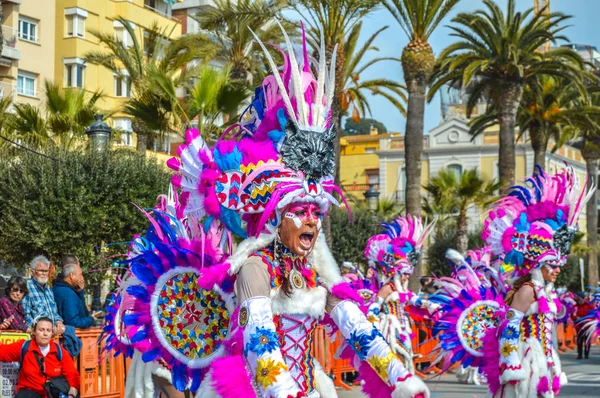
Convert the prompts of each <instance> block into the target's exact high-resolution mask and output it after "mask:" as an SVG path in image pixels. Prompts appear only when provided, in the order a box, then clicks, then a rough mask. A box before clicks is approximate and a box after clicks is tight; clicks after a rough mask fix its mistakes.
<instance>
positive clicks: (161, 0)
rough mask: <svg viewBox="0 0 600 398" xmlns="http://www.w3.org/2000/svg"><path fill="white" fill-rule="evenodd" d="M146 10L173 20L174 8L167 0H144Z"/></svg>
mask: <svg viewBox="0 0 600 398" xmlns="http://www.w3.org/2000/svg"><path fill="white" fill-rule="evenodd" d="M144 8H148V9H150V10H152V11H154V12H155V13H157V14H159V15H162V16H163V17H165V18H169V19H171V16H172V11H173V9H172V6H171V4H169V3H167V2H166V1H165V0H144Z"/></svg>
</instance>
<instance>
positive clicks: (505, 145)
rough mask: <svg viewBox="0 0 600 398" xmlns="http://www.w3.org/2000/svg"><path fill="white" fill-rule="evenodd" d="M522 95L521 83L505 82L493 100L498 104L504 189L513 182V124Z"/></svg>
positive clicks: (499, 150)
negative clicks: (495, 99)
mask: <svg viewBox="0 0 600 398" xmlns="http://www.w3.org/2000/svg"><path fill="white" fill-rule="evenodd" d="M522 95H523V85H522V84H519V83H507V84H506V85H505V86H504V87H502V89H501V90H500V93H499V95H498V96H497V101H495V102H496V104H497V106H498V125H499V127H500V145H499V148H498V163H499V166H500V184H501V186H502V188H504V189H505V188H508V187H510V186H511V185H514V183H515V163H516V160H515V159H516V156H515V147H516V145H515V125H516V121H517V110H518V108H519V102H520V101H521V97H522Z"/></svg>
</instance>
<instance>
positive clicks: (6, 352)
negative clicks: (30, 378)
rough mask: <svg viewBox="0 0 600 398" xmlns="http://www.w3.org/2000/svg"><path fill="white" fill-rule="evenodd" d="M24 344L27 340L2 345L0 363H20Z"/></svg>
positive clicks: (0, 345) (0, 347)
mask: <svg viewBox="0 0 600 398" xmlns="http://www.w3.org/2000/svg"><path fill="white" fill-rule="evenodd" d="M23 344H25V340H22V341H16V342H14V343H11V344H0V362H19V361H20V360H21V347H22V346H23Z"/></svg>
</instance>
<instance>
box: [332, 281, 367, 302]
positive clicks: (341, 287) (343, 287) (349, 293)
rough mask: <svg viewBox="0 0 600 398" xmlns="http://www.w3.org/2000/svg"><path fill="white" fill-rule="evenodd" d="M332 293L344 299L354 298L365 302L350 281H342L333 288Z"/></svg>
mask: <svg viewBox="0 0 600 398" xmlns="http://www.w3.org/2000/svg"><path fill="white" fill-rule="evenodd" d="M331 294H333V295H334V296H336V297H337V298H340V299H342V300H352V301H355V302H357V303H361V302H363V301H364V300H363V298H362V297H361V296H360V295H359V294H358V293H357V292H356V291H355V290H354V289H352V287H351V286H350V284H349V283H348V282H341V283H338V284H337V285H335V286H334V287H333V288H332V289H331Z"/></svg>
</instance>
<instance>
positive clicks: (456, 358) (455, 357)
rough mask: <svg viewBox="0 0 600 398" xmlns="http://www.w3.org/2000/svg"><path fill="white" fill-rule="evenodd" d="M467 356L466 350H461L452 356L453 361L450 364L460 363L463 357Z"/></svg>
mask: <svg viewBox="0 0 600 398" xmlns="http://www.w3.org/2000/svg"><path fill="white" fill-rule="evenodd" d="M465 354H466V351H465V350H460V351H459V352H457V353H456V354H454V355H453V356H452V359H451V360H450V362H452V363H454V362H458V361H460V360H461V359H462V357H464V356H465Z"/></svg>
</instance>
